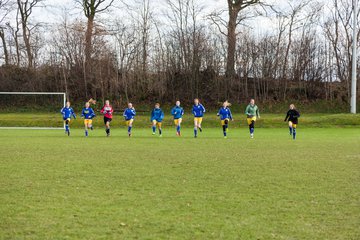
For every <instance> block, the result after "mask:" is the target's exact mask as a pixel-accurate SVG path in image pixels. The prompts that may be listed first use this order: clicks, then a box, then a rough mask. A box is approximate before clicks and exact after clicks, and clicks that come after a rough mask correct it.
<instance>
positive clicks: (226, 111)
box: [217, 107, 232, 120]
mask: <svg viewBox="0 0 360 240" xmlns="http://www.w3.org/2000/svg"><path fill="white" fill-rule="evenodd" d="M217 115H218V116H220V119H221V120H225V119H230V120H232V114H231V110H230V108H228V107H226V108H223V107H222V108H220V109H219V112H218V114H217Z"/></svg>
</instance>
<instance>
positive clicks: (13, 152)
mask: <svg viewBox="0 0 360 240" xmlns="http://www.w3.org/2000/svg"><path fill="white" fill-rule="evenodd" d="M104 134H105V133H104V130H103V129H96V130H94V131H93V132H90V137H88V138H85V137H84V136H83V130H82V129H72V136H71V137H67V136H65V134H64V133H63V132H62V131H61V130H40V131H36V130H0V149H1V150H0V191H1V193H0V239H309V240H310V239H311V240H313V239H360V228H359V226H360V184H359V183H360V128H324V129H319V128H305V129H302V128H299V129H298V139H297V140H296V141H293V140H292V139H291V137H290V136H289V134H288V130H287V128H286V127H284V128H268V129H262V128H257V129H256V132H255V139H249V136H248V129H246V128H245V127H242V128H240V129H230V131H229V133H228V136H229V137H228V139H223V138H222V132H221V128H220V127H219V128H205V129H204V132H203V133H201V134H200V135H199V138H197V139H194V138H193V133H192V129H191V128H186V129H183V136H182V137H181V138H178V137H176V136H175V130H174V129H173V128H171V129H170V128H166V129H165V130H164V136H163V137H162V138H159V137H157V136H152V135H151V130H150V129H144V128H141V129H137V128H136V127H135V128H134V130H133V138H131V139H129V138H128V137H127V136H126V129H125V128H121V129H113V130H112V136H111V137H109V138H106V137H105V136H104Z"/></svg>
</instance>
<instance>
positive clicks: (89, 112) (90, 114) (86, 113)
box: [81, 108, 95, 119]
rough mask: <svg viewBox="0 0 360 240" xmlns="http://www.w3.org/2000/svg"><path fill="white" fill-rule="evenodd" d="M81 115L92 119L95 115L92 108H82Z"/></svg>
mask: <svg viewBox="0 0 360 240" xmlns="http://www.w3.org/2000/svg"><path fill="white" fill-rule="evenodd" d="M81 116H82V117H84V118H85V119H93V118H94V117H95V112H94V110H93V109H92V108H83V110H82V112H81Z"/></svg>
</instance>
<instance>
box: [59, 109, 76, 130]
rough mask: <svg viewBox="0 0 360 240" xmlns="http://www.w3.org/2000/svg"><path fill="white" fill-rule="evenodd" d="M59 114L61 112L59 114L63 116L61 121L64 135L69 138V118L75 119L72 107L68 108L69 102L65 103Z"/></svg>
mask: <svg viewBox="0 0 360 240" xmlns="http://www.w3.org/2000/svg"><path fill="white" fill-rule="evenodd" d="M60 112H61V114H62V116H63V120H64V122H65V134H67V135H68V136H70V127H69V124H70V121H71V117H73V118H74V119H76V115H75V112H74V109H72V107H70V102H66V104H65V107H63V108H62V109H61V111H60Z"/></svg>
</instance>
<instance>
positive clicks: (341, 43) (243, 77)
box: [0, 0, 360, 103]
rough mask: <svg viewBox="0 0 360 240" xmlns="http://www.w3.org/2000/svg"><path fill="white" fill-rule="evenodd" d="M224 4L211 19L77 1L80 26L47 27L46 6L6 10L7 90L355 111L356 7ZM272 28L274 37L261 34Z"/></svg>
mask: <svg viewBox="0 0 360 240" xmlns="http://www.w3.org/2000/svg"><path fill="white" fill-rule="evenodd" d="M222 1H223V3H224V4H223V8H222V9H210V11H209V8H211V6H206V5H205V4H206V1H204V4H201V3H199V1H197V0H162V9H161V10H158V9H157V6H155V5H154V2H153V1H150V0H133V1H119V2H120V3H119V2H118V1H115V2H114V0H74V3H75V6H76V7H77V8H78V16H77V17H74V16H69V14H67V13H64V14H63V16H62V21H60V22H57V23H56V24H51V25H46V24H44V23H42V22H37V21H36V15H35V14H34V11H35V10H36V8H41V7H43V8H44V7H46V6H47V5H46V4H47V0H0V43H1V44H0V46H1V49H0V53H1V54H0V60H1V63H2V65H1V67H0V90H1V91H56V92H66V93H67V94H68V98H69V99H70V100H76V99H83V98H90V97H92V98H95V99H100V100H104V99H112V100H116V101H118V102H119V103H120V102H128V101H130V100H131V101H138V102H144V103H146V102H154V101H159V102H169V101H174V100H176V99H178V98H180V99H184V100H186V101H190V100H191V99H193V98H195V97H198V98H200V99H203V100H205V101H207V102H220V101H223V100H226V99H229V100H230V101H233V102H241V101H245V100H247V99H249V98H257V99H259V100H261V101H283V100H284V99H292V100H302V101H313V100H318V99H325V100H329V101H342V102H348V101H349V99H350V91H351V70H352V69H351V57H352V55H351V46H352V40H353V39H352V35H351V32H352V27H353V26H352V25H351V19H352V16H353V8H352V0H330V1H328V2H325V3H324V2H318V1H313V0H304V1H297V0H287V1H286V3H285V4H283V5H282V6H274V5H270V4H269V3H267V2H266V0H263V1H261V0H222ZM115 12H116V13H119V12H120V14H113V13H115ZM357 17H358V15H357ZM263 19H267V22H271V28H269V30H266V29H265V30H263V31H262V33H259V31H257V30H258V29H259V28H261V29H264V28H265V27H264V26H258V25H257V24H258V23H260V24H261V23H263V22H264V21H263ZM45 33H46V34H45ZM359 38H360V31H359V32H358V34H357V40H359ZM358 72H359V71H358Z"/></svg>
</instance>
